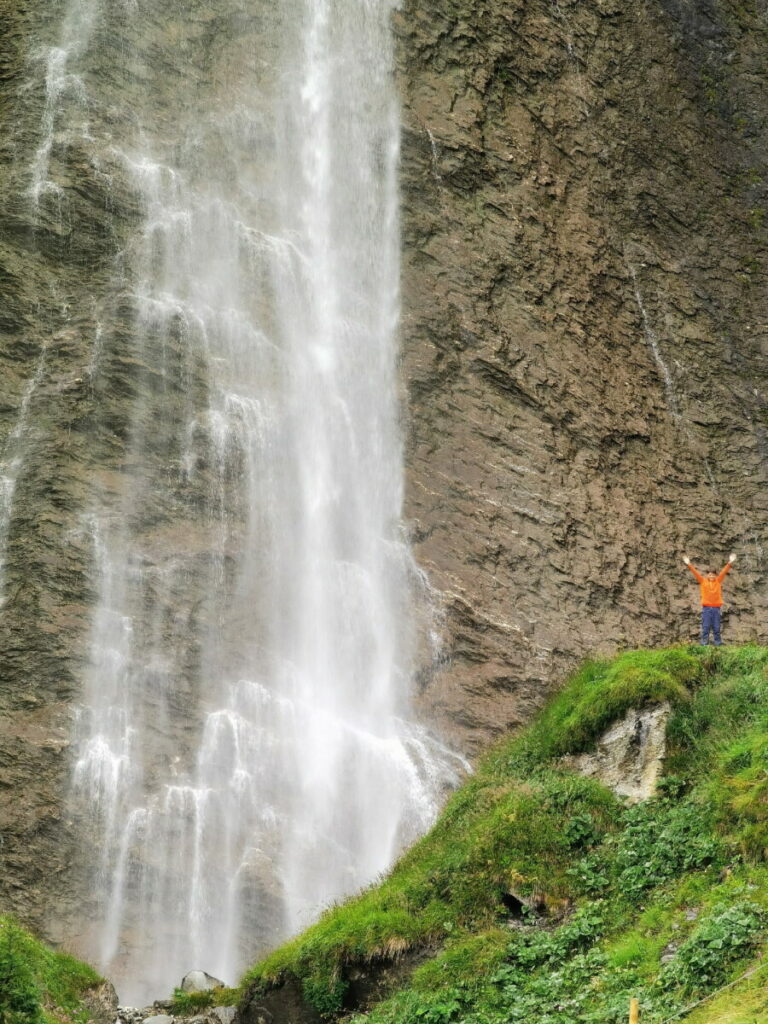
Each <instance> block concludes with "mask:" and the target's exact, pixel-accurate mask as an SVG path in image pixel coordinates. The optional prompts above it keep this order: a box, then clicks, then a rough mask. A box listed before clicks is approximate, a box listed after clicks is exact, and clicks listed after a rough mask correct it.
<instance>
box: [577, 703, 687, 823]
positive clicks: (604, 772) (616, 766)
mask: <svg viewBox="0 0 768 1024" xmlns="http://www.w3.org/2000/svg"><path fill="white" fill-rule="evenodd" d="M670 712H671V708H670V705H669V704H668V703H666V702H665V703H663V704H659V705H658V706H657V707H651V708H644V709H642V710H636V709H632V710H630V711H628V712H627V713H626V715H625V716H624V717H623V718H622V719H620V720H619V721H618V722H614V724H613V725H612V726H611V727H610V729H607V730H606V731H605V732H604V733H603V735H602V736H601V737H600V739H599V740H598V741H597V743H596V745H595V750H594V751H593V752H592V753H588V754H574V755H570V756H568V757H564V758H563V759H562V764H563V767H564V768H568V769H570V770H571V771H575V772H579V774H580V775H585V776H586V777H587V778H590V779H597V781H598V782H602V783H603V785H605V786H608V787H609V788H610V789H612V790H613V791H614V793H616V795H617V796H621V797H625V798H626V800H627V802H628V803H632V804H635V803H639V802H640V801H641V800H647V799H648V798H649V797H652V796H653V795H654V793H655V792H656V785H657V783H658V781H659V779H660V778H661V775H662V770H663V767H664V756H665V754H666V749H667V731H666V730H667V720H668V719H669V715H670Z"/></svg>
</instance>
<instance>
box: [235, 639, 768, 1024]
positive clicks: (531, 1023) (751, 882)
mask: <svg viewBox="0 0 768 1024" xmlns="http://www.w3.org/2000/svg"><path fill="white" fill-rule="evenodd" d="M661 700H669V701H670V702H671V704H672V706H673V713H672V716H671V718H670V721H669V724H668V729H667V735H668V740H669V756H668V759H667V771H668V775H667V776H666V778H665V781H664V785H663V787H662V791H661V793H660V795H659V797H658V798H656V799H654V800H652V801H649V802H647V803H646V804H644V805H642V806H640V807H635V808H626V807H624V806H623V804H622V803H621V802H619V801H617V800H616V799H615V798H614V797H613V795H612V794H611V793H609V792H608V791H607V790H605V789H603V788H602V787H601V786H599V785H597V784H596V783H593V782H589V781H587V780H585V779H582V778H580V777H577V776H574V775H572V774H569V773H567V772H563V771H561V770H559V769H558V766H557V761H556V759H557V758H558V757H559V756H560V755H562V754H565V753H573V752H578V751H583V750H587V749H589V748H590V746H591V745H592V744H593V743H594V740H595V738H596V737H597V736H598V735H599V734H600V733H601V732H602V731H603V730H604V729H605V727H606V726H607V725H608V724H610V722H612V721H614V720H615V719H616V718H618V717H621V716H622V715H623V713H624V712H625V711H626V710H627V709H628V708H630V707H639V706H642V705H648V704H653V703H658V702H659V701H661ZM767 853H768V649H766V648H758V647H744V648H725V649H722V650H719V651H714V650H713V649H708V650H703V649H698V648H673V649H670V650H666V651H656V652H631V653H628V654H624V655H622V656H620V657H619V658H617V659H615V660H614V661H612V662H593V663H588V664H586V665H585V666H584V667H583V668H582V669H581V670H580V671H579V673H578V674H577V675H576V676H575V677H573V678H572V679H571V680H570V682H569V683H568V684H567V686H566V687H565V688H564V689H563V690H562V691H561V692H560V694H558V696H557V697H556V698H555V699H554V701H553V702H552V703H551V704H550V705H549V706H548V707H547V708H546V709H545V710H544V712H543V713H542V714H541V715H540V716H539V718H538V719H537V720H536V722H535V723H534V724H533V725H532V726H531V727H530V728H529V729H528V730H527V731H526V732H525V733H523V734H522V735H520V736H519V737H517V738H515V739H512V740H509V741H506V742H504V743H502V744H500V745H499V746H497V747H496V748H495V749H493V750H492V751H491V752H490V753H489V754H488V756H487V757H486V758H485V760H484V762H483V763H482V764H481V765H480V767H479V769H478V771H477V774H476V775H475V776H474V777H473V778H471V779H470V780H469V781H468V782H467V783H466V784H465V785H464V786H463V787H462V788H461V789H460V790H459V791H458V792H457V793H456V794H455V795H454V796H453V798H452V799H451V801H450V802H449V804H448V807H447V808H446V810H445V812H444V813H443V815H442V816H441V818H440V820H439V822H438V823H437V825H436V826H435V828H434V829H433V830H432V831H431V832H430V833H429V835H428V836H426V837H425V838H424V839H423V840H422V841H421V842H419V843H418V844H417V845H416V846H415V847H413V848H412V849H411V850H410V851H409V852H408V853H407V854H406V855H405V856H404V857H403V858H402V860H401V861H400V862H399V863H398V864H397V865H396V867H395V868H394V870H393V872H392V873H391V875H390V876H389V877H387V878H386V879H384V880H383V881H382V882H381V883H380V884H379V885H377V886H375V887H373V888H371V889H370V890H368V891H366V892H365V893H363V894H362V895H361V896H359V897H358V898H356V899H354V900H351V901H350V902H348V903H346V904H344V905H342V906H339V907H336V908H333V909H332V910H330V911H328V912H327V913H326V914H325V915H324V916H323V918H322V919H321V920H320V921H319V922H318V924H316V925H315V926H314V927H313V928H310V929H309V930H308V931H307V932H305V933H304V934H303V935H301V936H299V937H298V938H297V939H296V940H294V941H293V942H291V943H289V944H288V945H286V946H284V947H282V948H281V949H279V950H277V951H276V952H275V953H273V954H272V955H271V956H270V957H269V958H268V959H267V960H265V961H263V962H262V963H260V964H258V965H257V966H256V967H255V968H253V969H252V970H251V971H250V972H249V974H248V975H246V978H245V979H244V982H246V983H247V982H256V984H257V985H259V986H264V987H269V986H270V985H271V984H274V983H275V982H277V981H279V979H280V978H282V977H284V976H285V975H286V974H289V973H290V974H293V975H295V976H297V977H298V978H299V979H300V980H301V982H302V985H303V989H304V993H305V996H306V997H307V999H308V1000H309V1001H310V1002H311V1003H312V1004H313V1005H314V1006H316V1007H317V1008H318V1009H319V1010H321V1011H322V1012H324V1013H327V1014H335V1013H339V1012H340V1011H341V1008H342V1005H343V998H344V991H345V981H344V966H345V964H346V963H348V962H351V961H355V960H361V959H362V960H366V959H367V960H371V961H375V960H376V959H377V958H379V957H387V956H392V955H393V954H397V953H399V952H401V951H405V950H407V949H410V948H418V947H434V948H436V949H439V952H438V953H437V954H436V955H435V956H434V957H433V958H432V959H430V960H429V961H428V962H427V963H426V964H424V965H423V966H422V967H420V968H419V969H418V970H417V971H416V972H415V974H414V975H413V977H412V979H411V982H410V984H409V986H408V987H407V988H406V989H403V990H401V991H399V992H397V993H396V994H395V995H394V996H393V997H392V998H391V999H389V1000H388V1001H386V1002H384V1003H381V1004H380V1005H379V1006H377V1007H376V1008H375V1009H374V1010H372V1011H371V1012H370V1013H369V1014H368V1015H367V1016H366V1017H364V1018H363V1017H361V1018H360V1019H359V1022H358V1024H362V1021H364V1020H365V1021H367V1022H368V1024H409V1022H421V1024H452V1022H462V1024H502V1022H504V1024H508V1022H514V1021H525V1022H526V1024H582V1022H583V1024H592V1022H594V1024H597V1022H598V1021H599V1022H600V1024H611V1022H614V1021H615V1022H618V1021H624V1020H626V1013H627V1004H628V1000H629V996H630V995H637V996H638V997H639V998H640V1000H641V1004H642V1007H643V1017H642V1019H643V1022H644V1024H646V1022H657V1021H661V1020H663V1019H665V1018H666V1017H668V1016H669V1015H671V1014H673V1013H676V1012H678V1011H680V1010H681V1009H683V1008H684V1007H686V1006H688V1005H690V1004H691V1003H693V1002H695V1001H696V1000H697V999H700V998H701V997H702V996H705V995H706V994H707V993H709V992H712V991H714V990H716V989H717V988H718V987H719V986H721V985H722V984H724V983H725V982H726V981H729V980H731V979H732V978H734V977H736V976H738V975H739V973H740V972H742V971H743V970H745V969H746V968H747V967H748V966H750V965H752V964H755V963H759V962H760V959H761V957H762V956H764V955H765V956H767V957H768V945H766V926H767V925H768V867H767V866H766V854H767ZM508 894H514V896H516V897H518V898H520V899H522V900H523V901H530V902H531V903H532V904H534V905H536V906H537V907H539V908H540V913H541V914H542V915H543V919H540V920H537V919H536V917H535V915H534V914H531V915H528V916H526V915H524V918H523V920H522V921H511V920H510V913H509V910H508V909H507V908H506V907H505V903H504V900H505V897H506V899H507V903H509V896H508ZM765 986H768V970H766V971H765V972H764V973H763V974H761V975H758V976H757V978H756V979H753V980H752V981H749V982H746V983H744V984H743V985H742V986H741V987H740V988H738V989H734V990H731V991H730V993H725V994H724V996H723V997H722V998H720V1000H719V1001H718V1002H712V1003H710V1004H708V1006H706V1007H704V1008H701V1009H699V1010H697V1011H695V1013H694V1014H693V1015H691V1016H690V1017H689V1019H690V1020H691V1022H695V1024H726V1022H727V1024H747V1022H749V1024H762V1022H766V1024H768V1009H766V1007H765V1005H764V1004H765V1003H766V1000H765V998H764V995H763V994H762V993H761V988H762V992H765ZM761 1000H762V1001H761ZM750 1003H752V1004H753V1006H752V1007H750ZM734 1013H736V1015H735V1016H734ZM739 1013H741V1016H739V1015H738V1014H739ZM729 1014H730V1015H729Z"/></svg>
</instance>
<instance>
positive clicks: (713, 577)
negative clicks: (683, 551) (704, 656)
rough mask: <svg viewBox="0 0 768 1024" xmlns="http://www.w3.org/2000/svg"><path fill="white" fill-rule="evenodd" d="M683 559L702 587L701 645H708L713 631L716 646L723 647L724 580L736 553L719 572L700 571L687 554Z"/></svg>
mask: <svg viewBox="0 0 768 1024" xmlns="http://www.w3.org/2000/svg"><path fill="white" fill-rule="evenodd" d="M683 561H684V562H685V564H686V565H687V566H688V568H689V569H690V570H691V572H692V573H693V575H694V576H695V577H696V579H697V580H698V583H699V588H700V589H701V646H702V647H706V646H707V644H708V643H709V634H710V631H711V632H712V633H713V634H714V637H715V647H721V646H722V643H723V642H722V640H721V639H720V609H721V608H722V606H723V580H724V579H725V577H726V576H727V575H728V573H729V572H730V571H731V567H732V566H733V563H734V562H735V561H736V555H731V556H730V557H729V559H728V561H727V562H726V563H725V566H724V567H723V568H722V569H721V570H720V572H719V573H715V572H713V571H712V570H711V569H709V570H707V571H705V572H704V573H700V572H699V570H698V569H697V568H696V567H695V566H694V565H692V564H691V560H690V558H689V557H688V556H687V555H683Z"/></svg>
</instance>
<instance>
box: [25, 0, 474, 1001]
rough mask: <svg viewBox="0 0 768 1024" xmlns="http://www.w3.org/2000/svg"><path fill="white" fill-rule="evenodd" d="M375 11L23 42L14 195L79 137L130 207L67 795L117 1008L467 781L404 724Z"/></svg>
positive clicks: (390, 275)
mask: <svg viewBox="0 0 768 1024" xmlns="http://www.w3.org/2000/svg"><path fill="white" fill-rule="evenodd" d="M391 8H392V3H391V2H390V0H279V2H278V3H272V2H270V3H269V4H266V3H265V4H264V5H263V6H262V7H259V5H255V4H246V3H244V2H238V0H217V3H214V4H213V5H197V4H196V3H192V4H191V6H190V10H189V11H186V12H183V13H180V12H179V11H178V5H177V4H171V3H170V2H168V3H163V2H160V3H158V2H157V0H152V2H151V3H150V2H149V0H132V2H130V3H127V2H126V3H123V4H117V3H112V4H108V3H107V0H71V3H70V5H69V10H68V13H67V15H66V21H65V24H64V28H63V30H62V37H61V40H60V41H59V45H57V46H56V47H54V48H53V49H51V51H50V52H49V53H48V54H47V55H43V56H44V59H43V61H42V66H44V67H45V68H46V83H47V99H46V104H45V110H44V116H43V124H42V138H41V142H40V145H39V147H38V149H37V151H36V155H35V160H34V166H33V168H32V175H31V177H32V183H31V187H30V196H31V201H32V202H34V203H35V204H38V205H40V204H43V205H44V204H46V203H49V204H50V203H52V202H53V201H54V200H55V201H56V202H59V201H61V199H62V196H64V201H66V190H65V189H64V188H63V187H62V186H60V185H59V184H57V183H56V181H55V180H54V178H55V171H54V169H53V168H52V167H51V159H52V157H51V154H52V153H54V152H58V151H60V150H61V148H62V145H63V144H64V143H66V142H67V140H68V139H69V141H71V137H72V136H73V135H76V136H77V145H78V146H80V147H82V148H84V149H85V150H86V151H91V152H92V154H93V159H94V161H96V162H97V163H98V164H99V166H100V167H101V168H102V171H101V173H102V174H103V175H107V174H109V175H112V176H113V177H114V178H115V188H118V187H119V188H121V189H125V188H130V189H132V190H133V192H134V193H135V195H136V196H137V200H138V202H139V205H140V208H141V209H142V211H143V214H142V217H141V220H140V223H139V226H138V228H137V230H136V231H135V232H134V234H133V236H132V238H131V239H130V241H129V243H128V245H127V247H126V250H125V251H124V252H123V253H122V255H121V259H120V260H119V261H117V262H116V267H118V268H119V269H116V271H115V280H114V287H113V295H112V297H111V299H110V301H109V303H108V304H107V308H105V309H103V310H100V311H98V320H99V325H100V326H99V331H98V351H96V349H94V365H93V366H91V367H90V368H89V373H90V375H91V377H92V379H93V381H94V388H95V393H96V394H97V395H101V396H102V398H103V400H104V401H108V399H109V394H108V392H109V388H110V386H111V385H110V381H112V379H113V378H114V375H115V374H117V373H118V372H119V373H120V374H125V375H126V376H125V377H120V380H121V381H125V380H127V381H128V383H124V391H125V392H126V394H127V397H126V398H125V399H124V401H125V405H126V408H127V409H128V413H127V418H128V427H127V430H126V449H125V451H126V454H125V458H124V460H123V462H122V464H121V465H120V466H119V467H118V468H117V469H116V470H115V471H114V472H111V473H108V472H105V473H104V474H102V477H103V478H102V480H101V483H100V487H99V490H98V494H97V496H96V497H95V499H94V502H93V506H92V508H91V509H90V510H89V512H88V514H87V517H86V519H85V525H86V527H87V529H88V530H89V531H90V534H91V536H92V537H93V549H94V563H95V565H96V569H97V586H98V600H97V603H96V607H95V609H94V612H93V624H92V632H91V640H90V649H91V667H90V670H89V673H88V677H87V679H86V681H85V690H84V701H83V708H82V711H81V714H80V716H79V725H78V730H79V732H78V737H77V749H78V756H77V761H76V764H75V766H74V773H73V785H72V798H71V810H72V814H73V815H74V816H75V817H76V819H77V821H78V822H79V823H80V827H81V828H82V830H83V834H84V837H85V842H84V849H85V850H87V851H90V854H89V857H90V864H89V869H90V872H91V876H92V879H93V885H92V892H93V899H92V904H91V906H90V910H89V913H90V914H91V915H92V918H93V920H94V921H95V924H94V925H93V926H92V927H90V930H89V929H88V928H87V927H86V926H85V925H84V926H83V927H84V929H85V931H86V933H87V938H86V940H85V946H86V948H85V949H84V950H83V952H84V953H86V954H87V955H89V956H90V957H91V958H92V959H93V960H94V961H95V962H96V963H97V965H98V966H99V967H100V969H102V970H103V971H104V972H105V973H107V974H108V975H109V976H110V977H112V978H114V979H115V981H116V983H117V985H118V988H119V991H120V995H121V998H122V1000H123V1001H125V1002H131V1003H136V1004H140V1003H141V1002H142V1001H144V1000H146V999H147V998H149V997H157V996H158V995H162V994H167V993H169V991H170V989H171V988H172V987H173V985H174V984H176V983H178V981H179V980H180V978H181V976H182V975H183V974H184V973H185V972H186V971H187V970H189V969H192V968H204V969H205V970H207V971H209V972H210V973H212V974H214V975H217V976H219V977H221V978H223V979H224V980H226V981H228V982H233V981H234V980H235V979H236V978H237V975H238V972H239V971H240V970H241V969H242V967H243V966H244V965H245V964H246V963H247V962H248V960H249V959H251V958H252V957H253V956H255V955H256V953H258V952H260V951H263V950H264V949H266V948H268V947H269V946H270V945H272V944H274V943H275V942H276V941H278V940H279V939H281V938H283V937H285V936H286V935H288V934H290V933H292V932H294V931H296V930H297V929H299V928H300V927H302V926H303V925H305V924H306V923H308V922H309V921H310V920H311V919H312V918H314V917H315V916H316V915H317V914H318V912H319V911H320V910H321V909H322V908H323V907H324V906H326V905H327V904H328V903H329V902H332V901H334V900H337V899H338V898H340V897H342V896H344V895H345V894H348V893H350V892H352V891H354V890H355V889H358V888H359V887H361V886H362V885H364V884H366V883H368V882H369V881H371V880H372V879H374V878H375V877H376V876H377V875H378V874H379V873H381V872H382V871H384V870H386V869H387V867H388V866H389V865H390V864H391V863H392V860H393V858H394V857H395V856H396V854H397V852H398V851H399V850H400V849H401V848H402V846H403V844H404V843H405V842H407V841H408V840H410V839H412V838H414V837H415V836H416V835H418V834H419V833H420V832H422V831H423V830H424V829H425V828H426V827H427V826H428V825H429V824H430V822H431V821H432V820H433V818H434V815H435V813H436V810H437V807H438V804H439V800H440V797H441V795H442V793H443V792H444V790H445V788H446V786H447V785H451V784H452V783H453V782H455V780H456V776H457V773H458V772H460V771H461V770H462V768H463V767H464V766H463V765H462V763H461V762H460V760H459V759H458V758H456V757H455V756H454V755H452V754H451V753H450V752H448V751H447V750H445V749H444V748H442V747H441V746H440V745H439V744H438V743H437V742H436V741H435V740H434V739H433V738H431V737H430V736H429V735H428V734H427V733H426V732H425V731H424V730H423V729H422V728H420V727H419V726H418V725H417V724H416V723H415V722H414V721H413V720H412V716H411V712H410V696H411V687H412V678H413V672H414V664H415V658H416V653H417V649H418V647H419V644H420V643H421V641H422V639H423V637H422V636H421V631H422V626H424V623H427V620H428V615H427V614H426V613H425V610H424V604H423V602H424V601H425V596H424V587H423V585H422V582H421V579H420V575H419V573H418V571H417V570H416V568H415V566H414V565H413V563H412V560H411V556H410V553H409V550H408V547H407V545H406V543H405V542H404V539H403V536H402V526H401V504H402V451H401V438H400V432H399V424H398V393H397V392H398V384H397V378H396V357H397V350H396V331H397V321H398V308H399V297H398V275H399V263H398V249H399V237H398V205H397V166H398V132H399V127H398V107H397V102H396V97H395V93H394V87H393V83H392V53H391V40H390V28H389V17H390V15H391ZM113 22H114V24H113ZM111 32H115V33H120V34H121V39H122V42H121V47H122V52H123V53H124V62H125V63H124V66H123V65H120V66H117V67H116V68H115V69H114V70H111V71H110V75H113V76H114V77H115V79H116V80H117V81H118V86H119V88H117V89H116V90H114V89H113V92H112V93H111V94H110V96H109V102H107V100H104V99H102V98H100V97H99V95H98V86H99V82H98V79H97V74H96V71H95V68H96V67H97V51H98V47H99V45H100V40H102V41H103V40H104V39H105V38H107V37H108V36H109V33H111ZM172 44H173V45H174V46H176V47H178V53H183V54H184V62H185V64H186V66H188V67H189V68H192V69H196V70H194V77H193V82H192V84H193V85H194V88H191V86H190V81H188V80H185V79H184V78H183V77H181V78H179V81H178V83H177V84H175V85H174V76H175V75H176V69H174V68H173V67H172V66H166V65H167V64H168V63H169V62H167V61H164V60H163V53H164V49H163V48H164V47H167V46H170V45H172ZM179 59H180V58H179ZM171 63H172V62H171ZM129 71H130V81H129V79H128V77H126V76H128V72H129ZM101 73H102V74H103V68H102V72H101ZM121 74H122V75H123V78H122V79H121V78H120V75H121ZM190 74H192V72H190ZM121 82H122V85H121V84H120V83H121ZM126 82H129V84H130V89H128V87H127V86H126V84H125V83H126ZM106 87H107V88H109V86H108V85H107V86H106ZM120 104H122V105H120ZM67 133H68V134H67ZM59 159H60V155H59ZM118 178H119V179H120V182H119V183H118V180H117V179H118ZM126 183H127V184H126ZM116 309H118V310H120V316H119V317H118V318H117V319H116V318H115V314H114V311H115V310H116ZM110 316H112V322H111V326H110ZM126 366H128V370H126ZM115 379H116V378H115ZM99 381H101V385H102V386H101V390H99ZM113 390H114V388H113ZM104 424H105V426H104V429H105V430H107V429H108V427H109V426H110V425H111V420H109V415H108V413H106V412H105V416H104ZM425 628H426V627H425Z"/></svg>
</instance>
